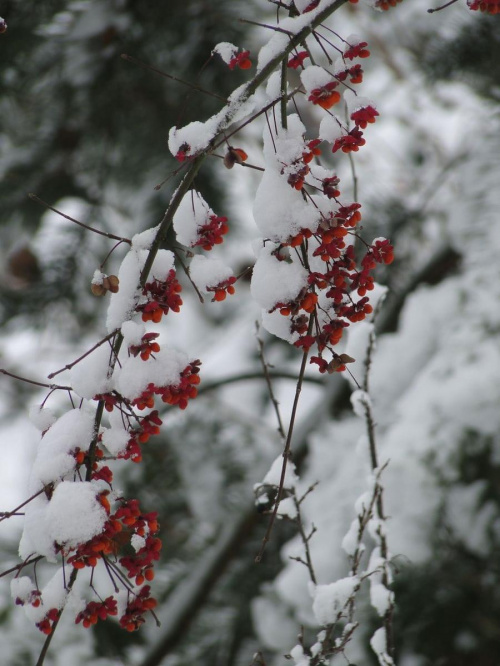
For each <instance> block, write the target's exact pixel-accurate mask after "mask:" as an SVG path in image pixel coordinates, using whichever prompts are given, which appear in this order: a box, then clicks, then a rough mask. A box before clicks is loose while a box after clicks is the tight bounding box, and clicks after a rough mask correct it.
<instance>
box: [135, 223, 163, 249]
mask: <svg viewBox="0 0 500 666" xmlns="http://www.w3.org/2000/svg"><path fill="white" fill-rule="evenodd" d="M159 228H160V225H157V226H156V227H151V228H150V229H146V230H145V231H142V232H141V233H140V234H135V236H133V237H132V249H134V250H135V251H136V252H138V251H139V250H149V249H150V247H151V245H152V244H153V241H154V239H155V238H156V234H157V233H158V230H159Z"/></svg>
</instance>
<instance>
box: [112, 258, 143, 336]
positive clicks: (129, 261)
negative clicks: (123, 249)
mask: <svg viewBox="0 0 500 666" xmlns="http://www.w3.org/2000/svg"><path fill="white" fill-rule="evenodd" d="M143 253H144V254H143ZM145 254H146V250H139V251H137V250H135V248H132V249H131V250H130V251H129V252H127V254H126V255H125V258H124V259H123V261H122V263H121V266H120V270H119V272H118V279H119V280H120V290H119V291H118V292H117V293H116V294H111V299H110V302H109V307H108V315H107V320H106V328H107V330H108V333H112V332H113V331H115V330H116V329H118V328H121V326H122V324H123V322H125V321H127V320H128V319H130V318H131V317H132V315H133V313H134V310H135V306H136V305H137V303H138V300H139V297H140V291H139V289H138V286H139V278H140V276H141V271H142V268H143V266H144V261H145Z"/></svg>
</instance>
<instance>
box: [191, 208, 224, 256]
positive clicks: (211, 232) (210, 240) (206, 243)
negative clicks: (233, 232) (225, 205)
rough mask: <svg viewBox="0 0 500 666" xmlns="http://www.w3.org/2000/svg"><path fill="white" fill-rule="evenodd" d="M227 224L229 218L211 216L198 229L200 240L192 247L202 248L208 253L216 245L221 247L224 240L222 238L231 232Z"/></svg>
mask: <svg viewBox="0 0 500 666" xmlns="http://www.w3.org/2000/svg"><path fill="white" fill-rule="evenodd" d="M226 223H227V217H219V216H217V215H210V216H209V218H208V221H207V222H206V224H203V225H202V226H201V227H198V239H197V240H196V242H195V243H193V244H192V246H191V247H198V246H200V247H202V248H203V249H204V250H207V252H208V251H210V250H211V249H212V248H213V246H214V245H220V244H221V243H223V242H224V239H223V238H222V236H224V235H225V234H227V232H228V231H229V227H228V226H227V224H226Z"/></svg>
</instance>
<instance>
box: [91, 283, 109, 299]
mask: <svg viewBox="0 0 500 666" xmlns="http://www.w3.org/2000/svg"><path fill="white" fill-rule="evenodd" d="M90 291H91V292H92V293H93V294H94V296H104V294H105V293H106V289H105V288H104V287H103V285H102V284H94V283H92V284H91V285H90Z"/></svg>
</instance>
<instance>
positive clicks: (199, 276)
mask: <svg viewBox="0 0 500 666" xmlns="http://www.w3.org/2000/svg"><path fill="white" fill-rule="evenodd" d="M189 274H190V275H191V279H192V280H193V282H194V283H195V285H196V286H197V287H198V289H201V290H202V291H206V289H207V287H216V286H217V285H218V284H220V283H221V282H224V280H227V279H228V278H230V277H233V271H232V269H231V268H230V267H229V266H226V265H225V264H224V262H222V261H220V259H212V258H208V257H204V256H202V255H199V254H198V255H196V256H195V257H193V259H192V261H191V264H190V266H189Z"/></svg>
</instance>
